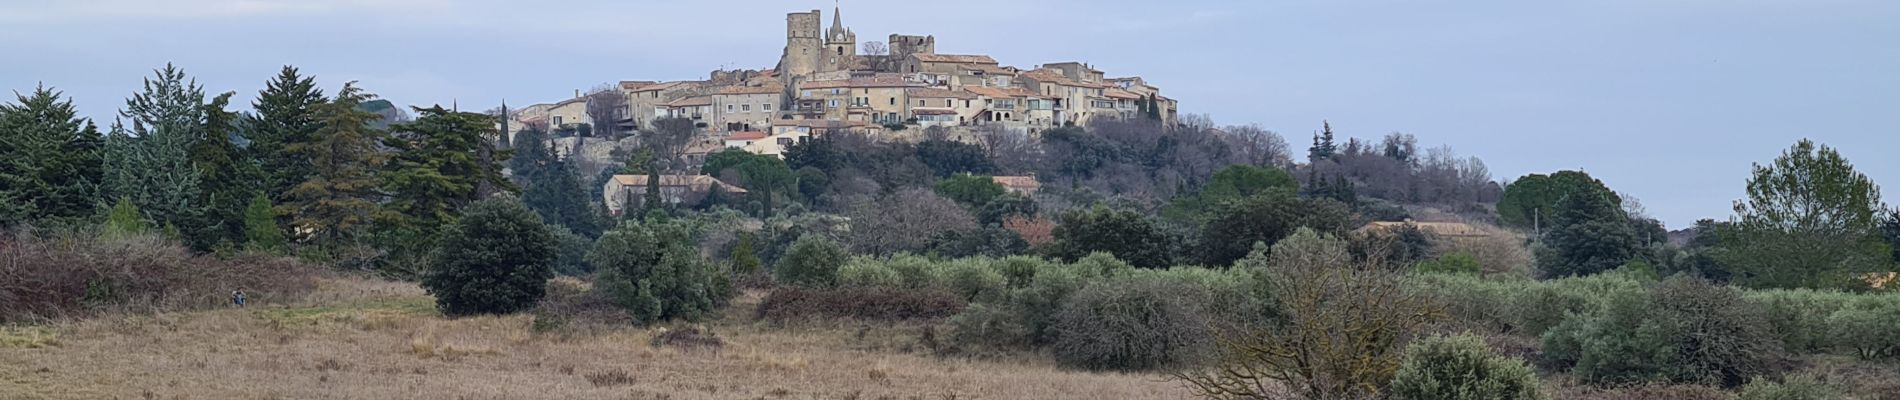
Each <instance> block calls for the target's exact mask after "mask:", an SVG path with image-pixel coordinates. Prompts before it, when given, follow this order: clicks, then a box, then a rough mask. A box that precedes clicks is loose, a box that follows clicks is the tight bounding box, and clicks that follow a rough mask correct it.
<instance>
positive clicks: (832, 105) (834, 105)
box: [831, 99, 838, 108]
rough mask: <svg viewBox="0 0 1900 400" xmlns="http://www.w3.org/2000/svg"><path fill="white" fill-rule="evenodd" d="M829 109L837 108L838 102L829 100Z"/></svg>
mask: <svg viewBox="0 0 1900 400" xmlns="http://www.w3.org/2000/svg"><path fill="white" fill-rule="evenodd" d="M831 108H838V100H837V99H832V100H831Z"/></svg>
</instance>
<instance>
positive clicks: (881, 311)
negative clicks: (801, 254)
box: [754, 287, 966, 321]
mask: <svg viewBox="0 0 1900 400" xmlns="http://www.w3.org/2000/svg"><path fill="white" fill-rule="evenodd" d="M965 305H966V303H964V302H963V300H962V299H958V298H957V297H956V296H954V295H951V294H949V293H944V292H941V291H935V290H904V289H895V288H887V287H876V288H849V287H847V288H833V289H805V288H799V287H784V288H779V289H777V290H773V291H772V293H771V294H768V295H766V296H765V299H764V300H761V301H760V302H759V308H758V309H757V310H755V312H754V315H755V316H756V317H758V318H759V319H766V320H772V321H786V320H800V319H814V318H855V319H864V320H883V321H896V320H908V319H935V318H944V317H949V316H951V315H956V314H957V313H958V312H960V311H963V309H964V307H965Z"/></svg>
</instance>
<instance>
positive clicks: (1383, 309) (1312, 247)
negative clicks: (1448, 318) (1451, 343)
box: [1176, 228, 1439, 399]
mask: <svg viewBox="0 0 1900 400" xmlns="http://www.w3.org/2000/svg"><path fill="white" fill-rule="evenodd" d="M1263 250H1264V249H1256V251H1255V253H1254V254H1252V255H1249V256H1248V257H1247V258H1246V259H1242V260H1241V261H1240V263H1238V264H1236V267H1237V268H1259V269H1262V270H1263V272H1264V273H1265V274H1267V275H1268V276H1269V277H1270V278H1269V279H1267V280H1266V282H1268V285H1269V288H1270V289H1269V290H1270V291H1269V293H1273V294H1274V302H1275V303H1277V304H1275V305H1274V308H1275V310H1276V311H1277V312H1278V314H1279V318H1278V320H1279V321H1278V322H1277V323H1274V324H1272V325H1270V326H1266V327H1245V326H1240V327H1228V328H1225V329H1223V332H1221V333H1219V334H1217V335H1216V336H1217V337H1218V339H1217V341H1218V342H1219V346H1220V355H1219V356H1218V357H1217V359H1216V361H1215V362H1214V363H1213V364H1212V365H1211V366H1209V367H1206V368H1202V369H1199V370H1190V371H1187V372H1182V373H1178V374H1177V375H1176V377H1177V378H1179V379H1181V380H1184V381H1186V382H1187V383H1188V384H1189V386H1190V387H1192V388H1193V389H1195V390H1196V391H1198V392H1200V394H1202V395H1203V397H1210V398H1235V399H1260V398H1272V399H1278V398H1298V399H1378V398H1383V393H1381V392H1382V391H1383V389H1384V387H1385V386H1386V384H1387V383H1388V382H1391V381H1392V376H1393V374H1395V373H1396V372H1397V371H1398V369H1399V363H1400V361H1402V360H1403V358H1404V354H1403V353H1404V347H1403V346H1404V344H1405V342H1406V339H1407V338H1410V337H1412V336H1413V335H1416V334H1418V333H1419V332H1420V331H1422V329H1423V327H1424V326H1425V325H1426V324H1428V323H1430V322H1431V321H1433V320H1434V319H1435V318H1436V317H1437V315H1438V314H1439V313H1438V311H1437V310H1436V309H1434V308H1433V307H1432V306H1431V303H1430V300H1429V299H1427V298H1425V297H1423V296H1424V295H1423V294H1422V293H1421V292H1418V291H1416V290H1413V289H1412V288H1411V287H1409V286H1408V285H1406V284H1405V283H1404V282H1403V281H1402V280H1401V279H1400V277H1401V275H1400V274H1401V273H1400V272H1398V271H1397V270H1396V268H1392V267H1391V266H1389V265H1384V263H1382V262H1378V261H1377V260H1376V259H1377V257H1373V258H1374V259H1375V260H1372V261H1355V260H1354V259H1353V256H1352V255H1351V252H1349V251H1347V245H1346V243H1345V242H1344V241H1341V240H1339V239H1335V238H1330V237H1322V236H1320V235H1318V234H1315V233H1314V232H1313V231H1312V230H1309V229H1304V228H1302V229H1301V230H1300V231H1299V232H1297V233H1294V235H1293V236H1291V237H1288V238H1287V239H1286V240H1283V241H1281V242H1280V243H1279V244H1275V245H1274V246H1273V249H1272V255H1271V256H1270V257H1269V256H1267V255H1266V253H1265V252H1264V251H1263Z"/></svg>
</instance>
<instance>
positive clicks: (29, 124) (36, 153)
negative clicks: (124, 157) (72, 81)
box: [0, 86, 103, 226]
mask: <svg viewBox="0 0 1900 400" xmlns="http://www.w3.org/2000/svg"><path fill="white" fill-rule="evenodd" d="M17 97H18V99H19V101H18V103H15V104H0V226H4V225H12V224H15V223H19V222H23V221H28V220H41V219H78V218H85V217H88V216H91V215H93V214H95V213H96V210H98V209H99V204H98V203H99V201H100V200H99V180H100V178H101V177H100V173H101V170H100V151H101V147H102V145H103V143H102V140H103V139H101V138H100V136H99V128H98V127H97V126H94V125H93V124H92V121H89V120H87V119H85V118H80V117H78V116H77V112H76V111H74V109H73V103H72V100H71V99H62V98H61V97H60V93H59V92H58V91H54V90H53V89H50V88H47V87H45V86H40V87H37V88H35V89H34V90H33V94H31V95H17Z"/></svg>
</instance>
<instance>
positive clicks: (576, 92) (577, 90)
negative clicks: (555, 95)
mask: <svg viewBox="0 0 1900 400" xmlns="http://www.w3.org/2000/svg"><path fill="white" fill-rule="evenodd" d="M574 98H576V99H578V98H581V90H580V89H574Z"/></svg>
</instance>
